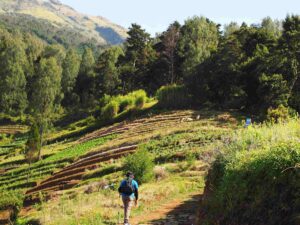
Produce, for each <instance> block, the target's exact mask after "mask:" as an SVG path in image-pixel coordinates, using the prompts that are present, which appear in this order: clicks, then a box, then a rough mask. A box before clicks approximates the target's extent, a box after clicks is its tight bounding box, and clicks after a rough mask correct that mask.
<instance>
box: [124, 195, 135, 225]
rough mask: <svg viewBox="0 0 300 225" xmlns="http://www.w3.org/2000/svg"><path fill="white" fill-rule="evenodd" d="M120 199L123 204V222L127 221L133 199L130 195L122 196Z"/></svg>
mask: <svg viewBox="0 0 300 225" xmlns="http://www.w3.org/2000/svg"><path fill="white" fill-rule="evenodd" d="M122 200H123V205H124V223H128V222H129V216H130V211H131V207H132V204H133V200H132V199H131V198H130V197H124V196H123V197H122Z"/></svg>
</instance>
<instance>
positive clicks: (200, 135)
mask: <svg viewBox="0 0 300 225" xmlns="http://www.w3.org/2000/svg"><path fill="white" fill-rule="evenodd" d="M179 113H182V112H179ZM185 113H188V114H189V115H192V114H199V113H200V114H201V116H202V119H200V120H199V121H192V122H182V123H180V124H178V123H174V124H172V125H170V126H168V127H161V128H159V127H157V129H154V130H152V131H151V130H149V132H145V133H143V134H135V133H134V131H131V132H127V133H126V132H125V133H124V134H121V135H119V136H118V138H116V139H114V140H113V141H109V142H107V143H105V144H104V145H103V146H102V147H101V148H103V149H105V148H107V147H108V146H110V147H111V146H116V147H117V146H120V145H124V144H126V143H139V147H140V148H146V149H147V150H149V151H150V152H152V153H153V154H154V155H155V161H156V164H157V165H159V167H162V168H163V170H164V171H166V174H167V176H166V178H164V179H163V180H161V181H159V182H157V181H153V182H150V183H149V184H145V185H143V186H142V187H141V191H142V193H143V197H142V198H141V204H140V206H139V208H137V209H135V210H134V212H133V215H141V214H143V213H145V212H148V211H153V210H155V209H156V208H157V205H156V206H155V204H154V202H155V201H154V202H153V199H155V200H156V201H159V202H160V203H164V202H168V201H170V200H171V199H172V198H174V197H176V198H179V199H184V198H186V196H187V195H189V194H190V193H191V192H194V191H197V192H198V193H201V192H202V189H203V187H204V175H205V171H206V169H207V163H208V162H209V159H210V154H211V153H210V152H212V151H214V147H215V145H212V143H213V142H215V141H217V140H221V139H222V137H223V136H226V135H228V134H229V133H230V130H231V129H232V128H233V127H236V123H235V122H233V121H232V118H230V119H228V118H227V117H228V116H225V119H224V116H222V115H221V116H220V115H219V116H218V114H221V113H219V112H193V111H186V112H185ZM175 115H176V112H175ZM178 125H180V126H178ZM147 129H148V128H147V127H145V129H144V130H146V131H147ZM97 150H99V148H97ZM91 151H92V150H91ZM190 155H193V157H191V159H189V156H190ZM122 162H123V160H122V159H118V160H113V161H110V162H107V163H100V164H99V167H98V169H97V170H93V171H90V172H87V173H86V175H85V176H84V177H83V179H82V181H81V183H80V184H78V185H77V186H76V187H75V188H73V189H71V190H67V191H63V192H61V193H59V196H60V197H58V198H57V199H56V200H53V201H50V202H48V203H43V204H42V205H39V206H37V207H36V209H35V210H33V211H31V212H30V213H29V214H26V215H25V218H27V219H28V218H38V219H39V220H41V221H43V222H44V224H55V223H56V222H57V221H64V224H74V223H75V221H76V220H77V221H81V222H80V224H90V223H91V221H93V223H94V224H110V223H115V222H116V220H117V215H118V211H119V210H120V206H119V204H118V202H117V201H118V198H117V194H116V192H115V191H109V190H103V191H99V192H95V193H93V194H91V195H86V194H84V193H83V192H84V190H85V189H86V188H87V186H89V184H90V183H93V182H95V181H99V180H104V181H105V183H108V184H115V185H117V183H118V182H119V180H121V179H122ZM95 198H97V199H98V200H97V202H95V201H93V199H95ZM101 199H103V200H101ZM83 202H84V207H82V205H83ZM61 207H63V208H61ZM53 212H55V213H53ZM25 220H26V219H25Z"/></svg>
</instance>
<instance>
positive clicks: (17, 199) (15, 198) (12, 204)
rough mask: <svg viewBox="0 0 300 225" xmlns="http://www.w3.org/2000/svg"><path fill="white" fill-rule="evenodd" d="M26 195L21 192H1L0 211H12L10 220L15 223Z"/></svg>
mask: <svg viewBox="0 0 300 225" xmlns="http://www.w3.org/2000/svg"><path fill="white" fill-rule="evenodd" d="M23 200H24V195H23V194H22V193H21V192H19V191H8V190H0V210H12V213H11V215H10V220H11V221H15V220H16V219H17V216H18V214H19V212H20V210H21V208H22V206H23Z"/></svg>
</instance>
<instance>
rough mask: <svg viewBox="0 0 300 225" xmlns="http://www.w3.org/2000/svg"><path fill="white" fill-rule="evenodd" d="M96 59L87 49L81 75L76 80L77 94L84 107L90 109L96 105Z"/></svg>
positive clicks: (80, 71)
mask: <svg viewBox="0 0 300 225" xmlns="http://www.w3.org/2000/svg"><path fill="white" fill-rule="evenodd" d="M94 69H95V58H94V55H93V52H92V50H91V49H89V48H85V50H84V53H83V55H82V60H81V64H80V69H79V74H78V77H77V80H76V93H77V95H78V96H79V98H80V103H81V105H82V106H83V107H90V106H93V105H94V104H95V99H96V96H95V92H96V84H95V77H96V74H95V71H94Z"/></svg>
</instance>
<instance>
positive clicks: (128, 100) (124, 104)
mask: <svg viewBox="0 0 300 225" xmlns="http://www.w3.org/2000/svg"><path fill="white" fill-rule="evenodd" d="M119 102H120V112H123V111H125V110H128V109H130V108H132V107H133V105H134V98H133V97H132V96H124V97H123V96H122V98H120V100H119Z"/></svg>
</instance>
